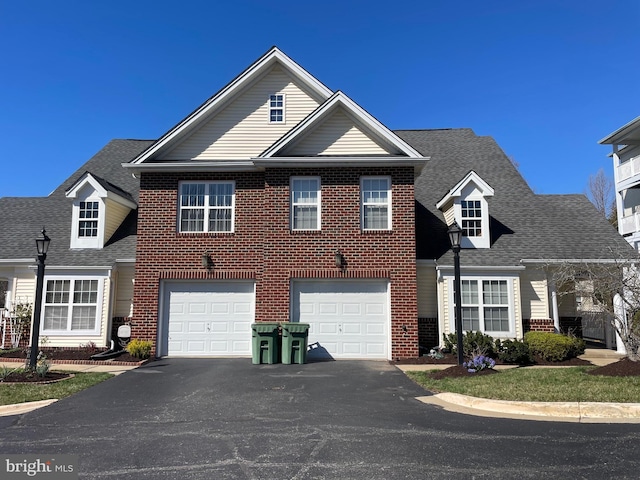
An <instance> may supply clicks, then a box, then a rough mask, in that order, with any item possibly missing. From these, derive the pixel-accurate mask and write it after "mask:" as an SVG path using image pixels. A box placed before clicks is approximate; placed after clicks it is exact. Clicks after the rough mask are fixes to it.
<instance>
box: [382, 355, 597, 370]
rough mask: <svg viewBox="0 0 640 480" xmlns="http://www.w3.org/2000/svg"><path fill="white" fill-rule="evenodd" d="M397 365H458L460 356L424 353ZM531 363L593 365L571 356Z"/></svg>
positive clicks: (539, 359) (557, 365) (397, 362)
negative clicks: (441, 356)
mask: <svg viewBox="0 0 640 480" xmlns="http://www.w3.org/2000/svg"><path fill="white" fill-rule="evenodd" d="M495 361H496V365H512V364H508V363H504V362H502V361H501V360H499V359H496V360H495ZM393 363H394V364H396V365H456V364H457V363H458V357H457V356H456V355H453V354H451V353H445V354H444V357H443V358H433V357H430V356H428V355H424V356H422V357H418V358H407V359H403V360H395V361H394V362H393ZM531 365H550V366H556V367H580V366H588V365H591V362H588V361H587V360H583V359H581V358H570V359H569V360H565V361H563V362H550V361H548V360H544V359H543V358H540V357H536V358H534V360H533V363H531Z"/></svg>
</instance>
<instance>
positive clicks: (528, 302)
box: [521, 269, 551, 319]
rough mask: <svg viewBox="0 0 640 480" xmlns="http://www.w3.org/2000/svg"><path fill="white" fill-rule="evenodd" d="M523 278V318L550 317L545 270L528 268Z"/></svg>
mask: <svg viewBox="0 0 640 480" xmlns="http://www.w3.org/2000/svg"><path fill="white" fill-rule="evenodd" d="M521 278H522V282H521V294H522V318H526V319H532V318H534V319H542V318H550V311H551V310H550V308H549V294H548V289H547V278H546V274H545V272H544V271H542V270H540V269H527V270H526V271H525V272H524V273H523V274H522V276H521Z"/></svg>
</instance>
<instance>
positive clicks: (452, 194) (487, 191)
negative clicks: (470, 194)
mask: <svg viewBox="0 0 640 480" xmlns="http://www.w3.org/2000/svg"><path fill="white" fill-rule="evenodd" d="M470 183H473V184H475V185H476V186H477V187H478V188H479V189H480V191H481V192H482V196H484V197H493V194H494V190H493V188H491V186H490V185H489V184H488V183H487V182H485V181H484V180H483V179H482V178H481V177H480V175H478V174H477V173H476V172H474V171H473V170H471V171H470V172H469V173H467V174H466V175H465V176H464V178H463V179H462V180H460V181H459V182H458V183H456V184H455V185H454V186H453V188H452V189H451V190H449V191H448V192H447V193H446V195H445V196H444V197H442V199H441V200H440V201H439V202H438V203H437V204H436V208H438V209H441V208H442V207H444V206H445V205H447V203H449V202H451V201H453V199H454V198H456V197H460V196H461V195H462V190H464V188H465V187H466V186H467V185H469V184H470Z"/></svg>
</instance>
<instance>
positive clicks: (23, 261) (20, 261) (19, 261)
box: [0, 257, 36, 265]
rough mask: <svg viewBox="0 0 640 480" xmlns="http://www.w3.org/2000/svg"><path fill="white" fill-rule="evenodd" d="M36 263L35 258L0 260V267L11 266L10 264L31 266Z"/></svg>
mask: <svg viewBox="0 0 640 480" xmlns="http://www.w3.org/2000/svg"><path fill="white" fill-rule="evenodd" d="M35 261H36V258H35V257H33V258H0V265H12V264H19V265H25V264H31V263H33V262H35Z"/></svg>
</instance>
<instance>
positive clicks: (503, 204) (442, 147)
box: [0, 128, 633, 266]
mask: <svg viewBox="0 0 640 480" xmlns="http://www.w3.org/2000/svg"><path fill="white" fill-rule="evenodd" d="M395 133H396V134H397V135H398V136H399V137H400V138H402V139H403V140H405V141H406V142H407V143H409V144H410V145H411V146H412V147H413V148H415V149H416V150H418V151H419V152H421V153H422V154H423V155H424V156H429V157H431V160H430V161H428V162H427V164H426V165H425V167H424V168H423V170H422V173H421V175H420V176H419V177H418V178H417V179H416V182H415V195H416V243H417V255H418V258H419V259H433V260H436V261H437V262H438V263H439V264H444V265H451V264H452V263H453V256H452V253H451V250H450V244H449V239H448V235H447V233H446V231H447V226H446V224H445V221H444V216H443V214H442V212H440V211H439V210H438V209H437V208H436V207H435V205H436V203H437V202H438V201H439V200H440V199H442V198H443V196H444V195H445V194H446V193H447V192H448V191H449V190H450V189H451V188H452V187H453V186H454V185H455V184H456V183H458V182H459V181H460V180H461V179H462V178H463V177H464V176H465V175H466V174H467V173H468V172H469V171H470V170H474V171H475V172H476V173H477V174H478V175H480V177H481V178H482V179H483V180H484V181H485V182H487V183H488V184H489V185H490V186H491V187H492V188H493V189H494V190H495V195H494V196H493V197H490V198H488V200H487V201H488V204H489V215H490V230H491V236H492V240H491V248H488V249H465V250H463V251H462V253H461V259H462V261H463V262H464V264H465V265H470V266H511V265H521V260H522V259H540V260H548V259H550V260H554V259H555V260H563V259H603V258H617V257H618V256H620V255H624V256H630V255H633V249H632V248H631V247H630V246H629V244H628V243H627V242H626V241H625V240H624V239H623V238H622V237H621V236H620V235H619V234H618V232H617V231H616V230H615V229H614V228H613V227H612V226H611V225H610V224H609V222H607V221H606V220H605V219H604V218H603V217H602V216H601V215H599V214H598V213H597V211H596V210H595V208H594V207H593V205H592V204H591V202H589V200H588V199H587V198H586V197H585V196H584V195H537V194H535V193H534V192H533V191H532V190H531V188H529V186H528V185H527V183H526V181H525V180H524V179H523V177H522V176H521V175H520V173H519V172H518V170H517V169H516V167H515V166H514V165H513V163H512V162H511V161H510V160H509V158H507V156H506V155H505V154H504V152H503V151H502V149H500V147H499V146H498V145H497V144H496V142H495V141H494V140H493V139H492V138H491V137H480V136H477V135H476V134H475V133H474V132H473V130H471V129H468V128H462V129H447V130H399V131H396V132H395ZM152 143H153V141H151V140H113V141H111V142H109V143H108V144H107V145H106V146H105V147H104V148H103V149H102V150H100V151H99V152H98V153H97V154H96V155H94V156H93V157H92V158H91V159H90V160H89V161H88V162H86V163H85V164H84V165H82V166H81V167H80V168H79V169H78V170H77V171H76V172H75V173H74V174H73V175H71V176H70V177H69V178H68V179H67V180H66V181H65V182H64V183H63V184H62V185H60V186H59V187H58V188H57V189H56V190H54V191H53V192H52V193H51V194H50V195H49V196H48V197H36V198H31V197H7V198H0V259H18V258H35V245H34V239H35V238H36V236H38V235H39V232H40V230H41V228H42V227H43V226H45V227H46V229H47V233H48V235H49V236H50V237H51V247H50V250H49V255H48V259H47V264H48V265H51V266H62V265H66V266H76V265H77V266H80V265H86V266H106V265H111V264H113V262H114V261H115V260H116V259H126V258H134V256H135V242H136V230H135V229H136V212H135V211H133V212H132V213H131V214H130V215H129V216H128V217H127V219H126V220H125V221H124V222H123V224H122V226H121V227H120V228H119V229H118V231H117V232H116V233H115V234H114V235H113V237H112V239H111V240H110V241H109V242H108V243H107V245H105V248H103V249H100V250H96V249H74V250H71V249H70V248H69V245H70V235H71V220H72V210H71V208H72V207H71V206H72V199H68V198H66V196H65V192H66V191H67V190H68V189H69V188H70V187H72V186H73V185H74V184H75V183H76V182H77V181H78V179H79V178H81V176H82V175H84V174H85V173H86V172H90V173H91V174H92V175H93V176H94V177H96V179H97V180H98V181H99V182H100V183H101V184H103V185H104V186H105V188H108V189H109V190H111V191H115V192H117V193H119V194H120V195H123V196H125V197H126V198H130V199H132V200H133V201H135V202H137V200H138V180H137V179H135V178H134V177H133V176H132V175H131V173H130V172H128V171H127V170H125V169H124V168H122V166H121V164H122V163H125V162H129V161H130V160H131V159H133V158H135V157H136V156H137V155H139V154H140V153H141V152H142V151H144V150H145V149H146V148H148V147H149V146H150V145H151V144H152ZM549 174H550V175H552V174H553V172H549ZM612 251H613V252H616V253H612ZM617 252H622V253H617Z"/></svg>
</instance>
